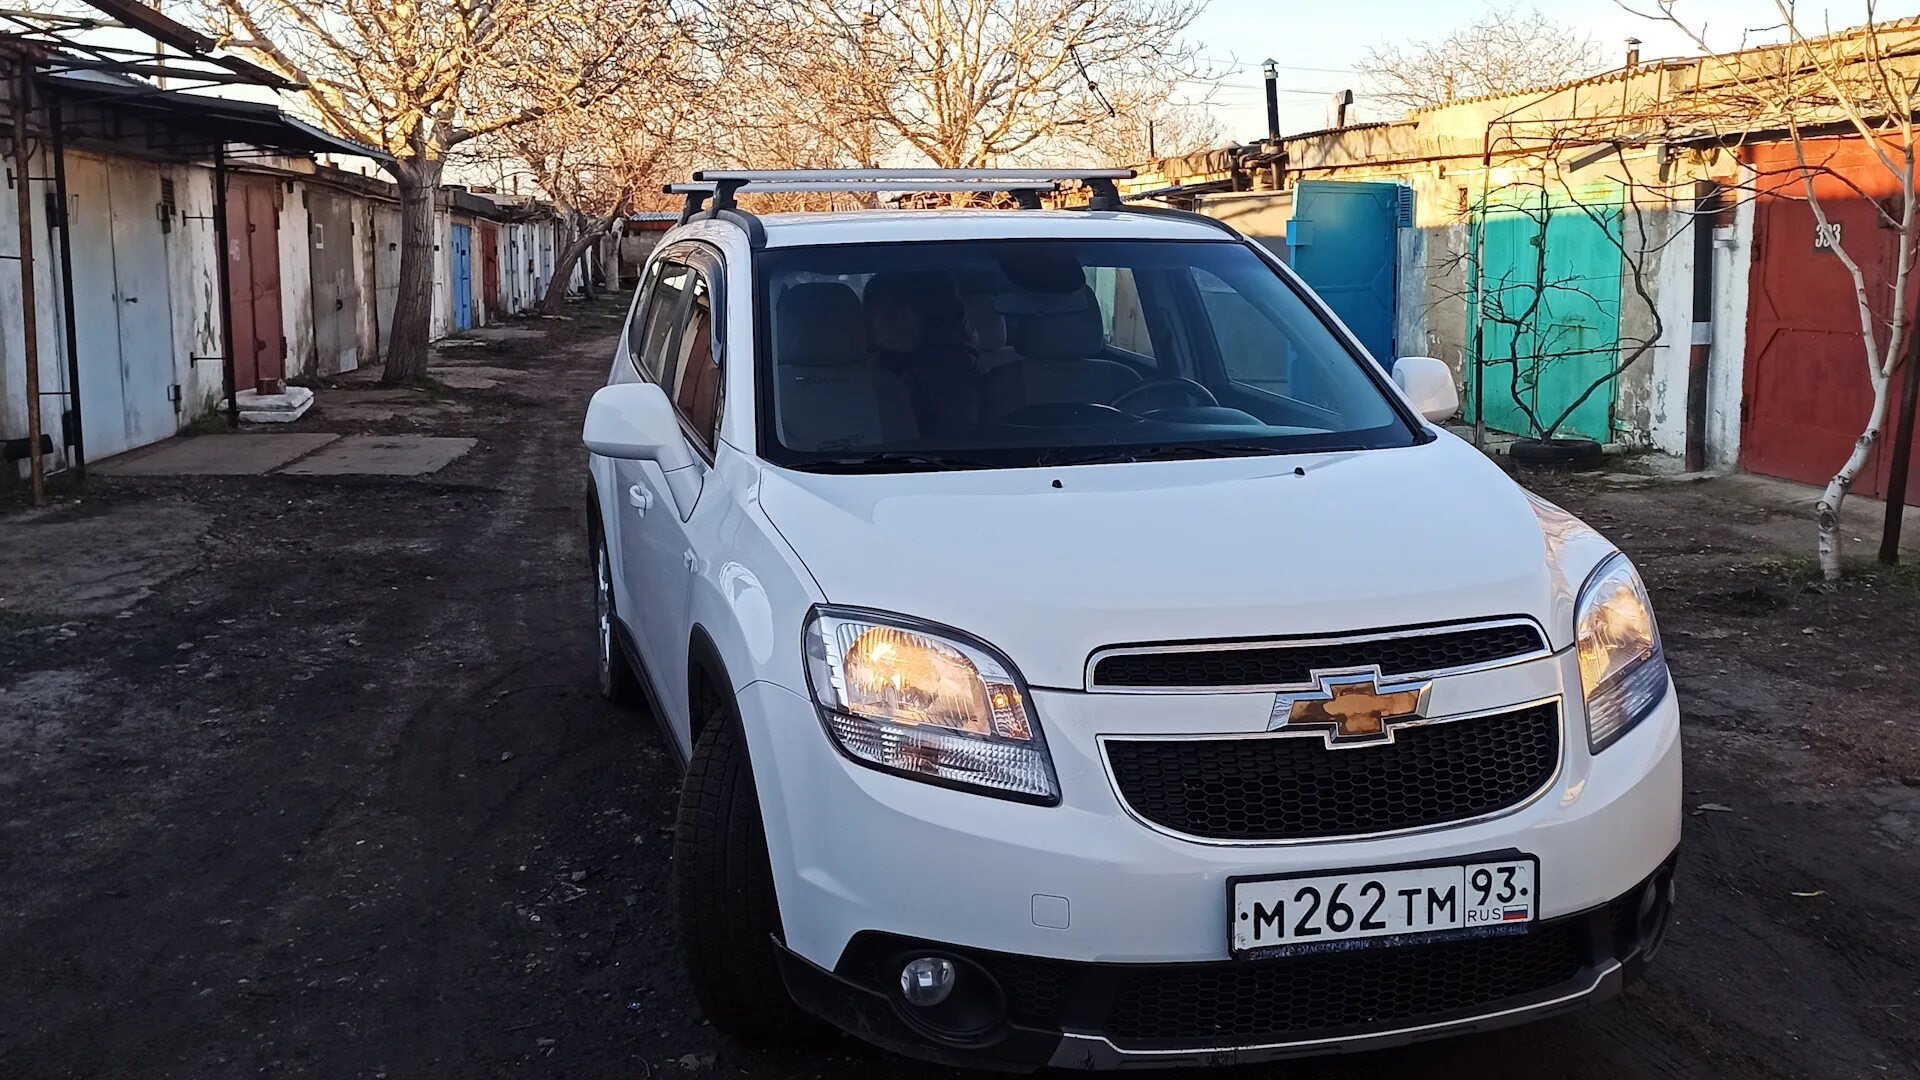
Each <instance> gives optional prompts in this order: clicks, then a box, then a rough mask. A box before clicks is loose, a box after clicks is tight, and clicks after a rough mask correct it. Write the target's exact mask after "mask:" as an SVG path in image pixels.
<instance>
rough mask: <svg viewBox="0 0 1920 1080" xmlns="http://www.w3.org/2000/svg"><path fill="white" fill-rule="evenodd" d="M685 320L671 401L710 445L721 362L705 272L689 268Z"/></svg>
mask: <svg viewBox="0 0 1920 1080" xmlns="http://www.w3.org/2000/svg"><path fill="white" fill-rule="evenodd" d="M690 275H691V276H690V281H689V285H688V289H687V291H688V294H689V303H688V305H687V313H686V320H685V322H684V324H683V326H682V328H681V330H680V335H679V340H678V346H677V348H676V349H675V353H676V355H675V357H674V365H673V366H674V370H675V372H676V376H675V383H674V385H673V387H672V391H673V401H674V404H675V405H677V406H679V408H680V414H681V415H682V416H684V417H686V420H687V425H688V426H689V427H691V428H692V429H693V431H694V433H695V434H696V435H698V436H699V437H700V438H701V439H703V440H705V442H706V444H707V446H708V447H709V448H711V447H712V446H713V438H714V429H715V427H716V426H717V424H718V421H719V416H720V363H719V358H718V357H717V356H716V355H715V354H714V349H713V297H712V295H711V293H710V290H709V289H708V287H707V279H706V277H705V275H703V274H701V273H700V272H699V271H698V270H694V271H690Z"/></svg>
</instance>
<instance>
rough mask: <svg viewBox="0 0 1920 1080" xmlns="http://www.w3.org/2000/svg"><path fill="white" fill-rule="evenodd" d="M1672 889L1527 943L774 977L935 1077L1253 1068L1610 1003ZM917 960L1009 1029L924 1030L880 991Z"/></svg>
mask: <svg viewBox="0 0 1920 1080" xmlns="http://www.w3.org/2000/svg"><path fill="white" fill-rule="evenodd" d="M1671 875H1672V863H1671V861H1669V862H1668V863H1666V864H1664V865H1663V866H1662V867H1661V869H1660V870H1658V871H1657V872H1656V873H1655V874H1654V875H1653V877H1651V878H1649V880H1648V881H1647V882H1643V883H1641V884H1640V885H1639V886H1636V887H1635V888H1634V889H1632V890H1629V891H1628V892H1627V893H1626V894H1625V895H1623V896H1621V897H1620V898H1618V899H1616V900H1615V901H1614V902H1612V903H1609V904H1606V905H1603V906H1602V907H1599V908H1595V909H1594V910H1592V911H1589V912H1583V913H1580V914H1578V915H1573V916H1566V917H1563V918H1560V919H1554V920H1550V921H1547V922H1542V923H1538V924H1535V925H1534V926H1533V927H1531V928H1530V930H1529V932H1528V933H1527V934H1526V935H1525V936H1522V937H1511V938H1491V939H1481V940H1469V941H1451V942H1440V943H1434V944H1429V945H1414V946H1401V947H1398V948H1381V949H1368V950H1361V951H1357V952H1348V953H1331V954H1321V955H1317V956H1305V957H1290V958H1284V959H1272V960H1254V961H1232V960H1230V961H1215V962H1211V963H1201V964H1086V963H1074V962H1065V961H1049V960H1038V959H1035V958H1032V957H1022V956H1012V955H1007V954H1001V953H991V952H985V951H982V950H970V949H954V948H951V947H948V946H944V945H940V944H935V943H929V942H921V941H913V940H910V939H905V938H898V937H895V936H892V935H886V934H862V935H860V936H859V937H858V938H856V939H855V940H854V942H853V943H852V945H851V946H850V947H849V948H848V950H847V954H846V956H845V957H843V959H842V961H841V963H840V965H839V968H838V969H837V970H835V971H827V970H825V969H823V968H820V967H817V966H815V965H813V964H810V963H808V962H807V961H806V960H804V959H802V958H800V957H798V956H796V955H794V954H793V953H791V952H787V951H785V950H783V951H782V952H781V968H782V974H783V976H784V977H785V979H786V983H787V986H788V989H789V990H790V991H791V992H792V993H793V995H794V998H795V1000H796V1001H798V1002H799V1003H800V1004H801V1005H802V1006H803V1007H805V1008H807V1009H808V1010H809V1011H811V1012H814V1013H816V1014H817V1015H819V1016H821V1017H823V1018H825V1019H827V1020H829V1021H831V1022H833V1023H835V1024H837V1025H838V1026H840V1027H841V1028H842V1029H844V1030H846V1031H849V1032H852V1033H853V1034H855V1035H858V1036H859V1037H861V1038H862V1039H865V1040H866V1041H868V1042H871V1043H874V1044H875V1045H878V1046H880V1047H882V1048H885V1049H888V1050H891V1051H894V1052H895V1053H899V1054H903V1055H907V1056H910V1057H916V1058H920V1059H923V1060H929V1061H935V1062H939V1063H941V1064H947V1065H956V1066H962V1067H971V1068H982V1067H984V1068H995V1069H1002V1070H1007V1071H1030V1070H1032V1069H1036V1068H1039V1067H1042V1066H1050V1067H1053V1068H1063V1069H1122V1068H1128V1069H1132V1068H1184V1067H1192V1066H1220V1065H1249V1064H1257V1063H1260V1062H1265V1061H1273V1060H1277V1059H1282V1058H1290V1057H1305V1056H1313V1055H1321V1054H1329V1053H1348V1052H1354V1051H1361V1050H1378V1049H1386V1048H1390V1047H1395V1046H1403V1045H1406V1044H1409V1043H1414V1042H1421V1041H1425V1040H1428V1039H1436V1038H1445V1037H1449V1036H1454V1035H1463V1034H1468V1033H1472V1032H1480V1031H1490V1030H1493V1029H1496V1028H1502V1027H1509V1026H1512V1025H1515V1024H1521V1023H1527V1022H1531V1021H1534V1020H1539V1019H1542V1018H1545V1017H1548V1016H1553V1015H1557V1014H1559V1013H1563V1012H1568V1011H1571V1010H1575V1009H1580V1008H1584V1007H1586V1006H1589V1005H1591V1004H1594V1003H1596V1002H1599V1001H1603V1000H1605V999H1607V998H1610V997H1612V996H1614V995H1615V994H1618V993H1619V992H1620V990H1621V989H1622V988H1623V987H1624V986H1626V985H1627V984H1628V983H1630V982H1633V981H1634V980H1636V979H1638V978H1639V977H1640V975H1641V974H1642V972H1643V971H1644V970H1645V967H1646V964H1647V961H1648V960H1649V959H1651V958H1652V956H1653V954H1654V952H1655V951H1657V947H1658V943H1659V941H1660V940H1661V937H1662V936H1663V935H1664V931H1665V926H1666V920H1667V919H1668V917H1669V916H1670V913H1671V908H1670V906H1669V904H1668V901H1669V900H1670V898H1671V896H1672V891H1671V880H1672V879H1671ZM1649 889H1656V890H1658V893H1659V896H1660V897H1661V900H1660V902H1659V906H1658V908H1657V910H1656V911H1655V912H1654V914H1653V916H1652V918H1651V920H1649V919H1647V918H1646V917H1645V916H1644V915H1643V911H1642V907H1641V900H1642V897H1644V896H1646V895H1647V894H1648V890H1649ZM928 954H933V955H943V956H948V957H951V958H954V959H956V960H959V961H961V962H963V963H964V965H965V968H964V970H965V971H967V972H969V973H985V975H986V977H987V978H988V979H990V980H992V986H991V991H992V992H993V994H994V995H995V996H996V997H997V999H998V1000H999V1001H1000V1002H1002V1003H1003V1007H1004V1015H1005V1020H1004V1022H1001V1023H998V1024H995V1025H993V1026H991V1027H990V1028H988V1029H986V1030H983V1031H980V1032H976V1033H972V1034H970V1035H968V1036H965V1037H954V1036H952V1035H950V1034H948V1033H944V1032H940V1031H933V1030H929V1029H928V1027H927V1026H926V1025H925V1024H923V1023H920V1022H919V1021H918V1020H917V1019H916V1018H915V1017H914V1016H913V1015H912V1014H913V1010H912V1009H910V1008H908V1007H906V1006H904V1005H902V1004H900V1003H899V1002H898V1000H897V998H896V996H895V995H893V994H892V993H890V983H891V980H892V978H893V976H894V974H895V973H896V972H897V971H898V970H899V965H900V963H901V962H903V959H904V958H911V957H915V956H923V955H928ZM967 977H969V976H968V975H963V979H964V978H967ZM973 977H975V978H977V977H978V976H977V975H975V976H973ZM1229 1029H1231V1030H1229Z"/></svg>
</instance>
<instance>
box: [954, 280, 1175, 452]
mask: <svg viewBox="0 0 1920 1080" xmlns="http://www.w3.org/2000/svg"><path fill="white" fill-rule="evenodd" d="M1076 299H1077V300H1078V303H1076V304H1074V305H1073V306H1072V307H1070V308H1066V309H1063V310H1059V311H1048V312H1034V313H1032V314H1027V315H1022V316H1019V317H1018V318H1017V320H1016V321H1014V322H1013V325H1012V326H1011V327H1010V329H1011V330H1012V331H1013V333H1012V334H1011V338H1012V342H1013V347H1014V349H1015V351H1017V352H1018V353H1019V354H1020V357H1021V359H1018V360H1015V361H1013V362H1011V363H1007V364H1002V365H1000V366H998V367H996V368H993V369H992V370H990V371H988V372H987V377H986V389H985V394H984V398H985V406H986V408H985V411H986V416H987V419H989V420H998V419H1000V418H1001V417H1003V416H1006V415H1007V414H1008V413H1011V412H1013V411H1015V410H1017V409H1023V408H1026V407H1027V406H1029V405H1055V404H1063V403H1064V404H1074V405H1105V404H1106V403H1107V402H1109V401H1112V400H1113V399H1114V398H1116V397H1118V396H1120V394H1122V393H1123V392H1125V391H1127V390H1130V389H1132V388H1133V387H1135V386H1138V385H1140V375H1139V373H1138V372H1136V371H1134V370H1133V369H1132V368H1130V367H1128V366H1127V365H1125V364H1122V363H1120V362H1118V361H1116V360H1107V359H1103V358H1102V357H1101V356H1100V353H1101V351H1102V350H1103V349H1104V348H1105V347H1106V334H1105V332H1104V329H1103V327H1102V325H1101V321H1100V306H1099V304H1098V303H1097V302H1096V301H1095V300H1094V297H1093V290H1092V289H1082V290H1080V293H1079V294H1078V296H1077V297H1076Z"/></svg>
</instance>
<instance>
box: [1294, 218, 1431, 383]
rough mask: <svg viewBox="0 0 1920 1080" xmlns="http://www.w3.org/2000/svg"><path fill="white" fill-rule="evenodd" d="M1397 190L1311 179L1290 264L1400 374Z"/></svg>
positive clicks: (1383, 362)
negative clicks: (1396, 329)
mask: <svg viewBox="0 0 1920 1080" xmlns="http://www.w3.org/2000/svg"><path fill="white" fill-rule="evenodd" d="M1405 190H1406V189H1405V188H1403V187H1402V186H1401V185H1399V184H1391V183H1347V182H1336V181H1329V180H1307V181H1302V182H1301V183H1299V184H1297V185H1295V187H1294V189H1293V220H1292V221H1290V222H1288V223H1287V248H1288V252H1289V254H1288V258H1287V262H1288V263H1290V264H1291V265H1292V266H1293V268H1294V269H1295V270H1297V271H1299V273H1300V276H1301V277H1302V278H1304V279H1306V282H1307V284H1309V285H1311V286H1313V291H1314V292H1317V293H1319V294H1320V296H1321V298H1322V299H1324V300H1326V302H1327V306H1329V307H1331V308H1333V311H1334V314H1336V315H1338V316H1340V321H1341V322H1343V323H1346V324H1347V329H1349V330H1352V331H1353V333H1354V336H1355V337H1358V338H1359V339H1360V343H1361V344H1362V345H1365V346H1366V347H1367V351H1368V352H1370V353H1372V354H1373V358H1374V359H1375V360H1377V361H1379V362H1380V365H1381V366H1382V367H1385V368H1392V367H1393V360H1394V357H1395V355H1396V353H1395V351H1394V340H1393V322H1394V319H1393V316H1394V295H1395V291H1396V289H1397V287H1398V281H1399V277H1398V267H1399V241H1398V237H1399V223H1400V213H1401V204H1402V200H1403V199H1404V197H1405V196H1404V195H1403V194H1402V193H1403V192H1404V191H1405Z"/></svg>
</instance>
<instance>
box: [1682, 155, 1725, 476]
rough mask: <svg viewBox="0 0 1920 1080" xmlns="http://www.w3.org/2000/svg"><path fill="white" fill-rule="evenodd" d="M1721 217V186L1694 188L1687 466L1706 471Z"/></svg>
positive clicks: (1701, 183) (1700, 183)
mask: <svg viewBox="0 0 1920 1080" xmlns="http://www.w3.org/2000/svg"><path fill="white" fill-rule="evenodd" d="M1719 213H1720V185H1718V184H1716V183H1714V182H1713V181H1711V180H1701V181H1697V182H1696V183H1695V184H1694V200H1693V333H1692V335H1691V341H1690V344H1689V346H1688V350H1687V427H1686V454H1687V456H1686V466H1687V471H1688V472H1699V471H1700V470H1702V469H1704V468H1706V467H1707V381H1708V373H1707V361H1708V359H1709V357H1710V356H1711V354H1712V351H1713V225H1714V219H1715V218H1717V217H1718V216H1719Z"/></svg>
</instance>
